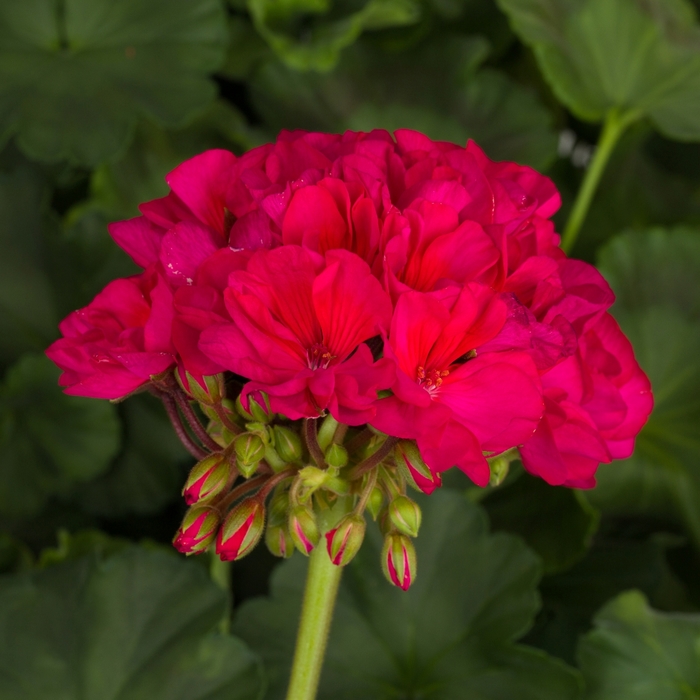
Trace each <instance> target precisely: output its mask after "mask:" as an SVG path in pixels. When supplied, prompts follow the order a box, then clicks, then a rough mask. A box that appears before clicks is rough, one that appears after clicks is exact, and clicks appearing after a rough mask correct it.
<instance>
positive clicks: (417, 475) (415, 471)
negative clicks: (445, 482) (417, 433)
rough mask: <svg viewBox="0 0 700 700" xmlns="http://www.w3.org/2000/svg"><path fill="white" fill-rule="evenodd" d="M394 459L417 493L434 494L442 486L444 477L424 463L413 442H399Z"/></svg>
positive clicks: (395, 448)
mask: <svg viewBox="0 0 700 700" xmlns="http://www.w3.org/2000/svg"><path fill="white" fill-rule="evenodd" d="M394 458H395V460H396V465H397V466H398V468H399V471H400V472H401V474H403V476H404V478H405V479H406V481H407V482H408V483H409V485H410V486H412V487H413V488H414V489H416V490H417V491H422V492H423V493H432V492H433V491H435V489H436V488H437V487H438V486H441V485H442V477H441V476H440V474H435V473H433V472H432V471H431V469H430V467H429V466H428V465H427V464H426V463H425V462H424V461H423V458H422V457H421V454H420V451H419V449H418V446H417V445H416V443H415V442H413V440H399V441H398V442H397V443H396V447H394Z"/></svg>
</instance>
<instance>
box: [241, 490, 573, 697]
mask: <svg viewBox="0 0 700 700" xmlns="http://www.w3.org/2000/svg"><path fill="white" fill-rule="evenodd" d="M421 507H422V508H423V514H424V515H423V526H422V530H421V533H420V535H419V537H418V539H417V540H416V549H417V554H418V576H417V578H416V581H415V583H414V584H413V585H412V586H411V588H410V590H409V591H408V592H406V593H404V592H402V591H400V590H398V589H396V588H394V587H392V586H391V585H390V584H389V583H387V582H386V581H385V580H384V577H383V575H382V573H381V569H380V564H379V552H380V549H381V539H380V537H379V534H378V532H377V531H376V530H375V529H374V528H372V529H371V532H370V533H369V534H368V538H367V540H366V541H365V543H364V544H363V546H362V549H361V550H360V554H359V555H358V556H357V558H356V559H355V560H354V561H353V563H352V564H350V566H349V567H348V568H347V569H346V571H345V573H344V575H343V582H342V584H341V592H340V596H339V600H338V604H337V608H336V612H335V617H334V623H333V627H332V630H331V637H330V643H329V648H328V652H327V657H326V663H325V667H324V671H323V675H322V679H321V691H320V695H319V697H320V698H324V699H330V698H334V699H337V700H341V699H346V698H347V699H348V700H349V699H350V698H353V699H355V698H360V697H361V698H364V699H366V700H371V699H373V698H377V699H378V698H387V697H422V698H441V699H443V700H452V699H455V700H457V699H460V700H461V699H462V698H470V699H471V700H486V699H489V700H491V699H495V698H506V697H516V696H517V697H520V698H533V700H534V698H537V699H538V700H545V699H549V698H551V699H552V700H554V699H555V698H556V699H557V700H564V699H565V698H576V697H578V687H579V686H578V678H577V675H576V673H575V672H574V671H573V670H572V669H569V668H568V667H566V666H565V665H563V664H561V663H559V662H557V661H554V660H552V659H551V658H549V657H548V656H546V655H545V654H544V653H542V652H539V651H536V650H534V649H532V648H527V647H522V646H519V645H517V644H515V643H514V640H516V639H517V638H518V637H520V636H521V635H522V634H523V632H525V631H526V630H527V629H528V628H529V626H530V624H531V622H532V619H533V616H534V614H535V612H536V610H537V607H538V597H537V592H536V586H537V581H538V578H539V565H538V562H537V559H536V557H535V556H534V555H533V554H532V553H531V552H530V551H529V550H528V549H527V548H525V547H524V546H523V545H522V543H521V542H520V541H519V540H517V539H516V538H513V537H511V536H509V535H504V534H496V535H490V534H489V533H488V529H487V525H486V519H485V517H484V515H483V512H482V511H481V509H480V508H479V507H478V506H476V505H473V504H471V503H469V502H468V501H467V500H466V499H465V498H464V497H462V496H460V495H458V494H456V493H449V492H446V491H445V492H438V493H436V494H433V495H432V496H430V497H429V498H424V499H421ZM305 564H306V562H305V561H304V560H302V559H301V557H295V558H293V559H292V560H291V561H289V562H287V563H285V564H283V565H282V566H280V567H279V568H278V569H277V570H276V571H275V573H274V574H273V579H272V596H271V599H257V600H253V601H250V602H246V603H244V605H243V606H242V607H241V609H240V610H239V612H238V616H237V617H236V618H235V619H234V630H235V631H236V633H237V634H239V635H240V636H241V637H243V639H245V640H246V641H247V642H248V643H249V644H250V645H251V646H252V648H253V649H255V650H256V651H258V652H259V653H260V655H261V656H262V657H263V659H264V661H265V662H266V667H267V669H268V671H269V678H270V692H269V695H268V697H269V698H270V700H276V699H277V698H282V697H284V688H285V685H286V682H287V678H288V673H289V664H290V660H291V657H292V649H293V645H294V638H295V633H296V625H297V621H298V616H297V612H296V610H297V609H298V606H299V605H300V602H301V596H302V588H303V582H304V570H305V568H306V566H305Z"/></svg>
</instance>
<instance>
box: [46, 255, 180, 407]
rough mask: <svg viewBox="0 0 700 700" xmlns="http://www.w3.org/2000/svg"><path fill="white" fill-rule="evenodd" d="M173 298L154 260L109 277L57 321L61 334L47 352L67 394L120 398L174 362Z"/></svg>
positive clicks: (98, 397)
mask: <svg viewBox="0 0 700 700" xmlns="http://www.w3.org/2000/svg"><path fill="white" fill-rule="evenodd" d="M172 318H173V299H172V292H171V291H170V287H169V286H168V284H167V282H166V281H165V279H164V277H163V275H162V271H161V270H160V269H159V266H158V265H153V266H151V267H149V268H148V269H147V270H146V272H144V273H143V274H142V275H138V276H136V277H128V278H126V279H118V280H115V281H114V282H110V283H109V284H108V285H107V287H105V289H103V290H102V291H101V292H100V293H99V294H98V295H97V296H96V297H95V299H93V301H92V302H91V303H90V304H89V305H88V306H86V307H85V308H83V309H80V310H79V311H74V312H73V313H72V314H71V315H70V316H68V317H67V318H66V319H65V320H64V321H63V322H62V323H61V324H60V326H59V328H60V330H61V333H62V334H63V338H61V339H59V340H57V341H56V342H55V343H53V344H52V345H51V346H50V347H49V348H48V350H47V351H46V354H47V355H48V357H49V358H50V359H51V360H53V361H54V362H55V363H56V364H57V365H58V366H59V367H60V368H61V369H62V370H63V374H62V375H61V378H60V379H59V383H60V384H61V385H62V386H65V387H67V389H66V393H67V394H73V395H76V396H90V397H93V398H97V399H119V398H122V397H123V396H126V395H127V394H130V393H131V392H133V391H135V390H136V389H138V388H140V387H142V386H143V385H144V384H146V383H148V381H149V380H150V378H151V376H152V375H155V374H160V373H161V372H164V371H165V370H166V369H168V368H169V367H171V366H172V365H173V364H174V362H175V357H174V352H173V346H172V342H171V337H170V329H171V324H172Z"/></svg>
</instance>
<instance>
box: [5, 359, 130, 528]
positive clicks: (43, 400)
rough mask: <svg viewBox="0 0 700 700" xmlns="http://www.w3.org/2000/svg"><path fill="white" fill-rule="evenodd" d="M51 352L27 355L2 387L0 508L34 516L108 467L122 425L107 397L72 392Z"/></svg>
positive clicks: (14, 366)
mask: <svg viewBox="0 0 700 700" xmlns="http://www.w3.org/2000/svg"><path fill="white" fill-rule="evenodd" d="M59 374H60V372H59V370H58V369H57V368H56V367H55V366H54V365H53V363H52V362H51V361H50V360H49V359H48V358H46V357H44V356H41V355H38V356H37V355H31V354H30V355H25V356H23V357H22V359H21V360H19V362H17V364H15V365H13V366H12V367H11V368H10V370H9V371H8V373H7V375H6V378H5V382H4V384H3V385H2V388H1V389H0V430H1V432H0V480H1V482H2V486H1V487H0V511H1V512H2V513H3V514H5V515H10V516H18V515H29V514H31V513H33V512H36V511H38V510H39V508H40V507H41V506H42V505H43V503H44V502H45V500H46V498H47V497H48V496H49V495H50V494H54V493H63V494H65V493H67V492H68V491H70V490H71V489H72V488H73V486H74V485H75V484H76V483H78V482H81V481H86V480H88V479H91V478H94V477H95V476H97V475H98V474H100V473H102V472H104V471H105V470H106V469H107V467H108V466H109V463H110V461H111V460H112V458H113V457H114V456H115V454H116V453H117V450H118V449H119V442H120V426H119V419H118V418H117V414H116V410H115V408H114V406H113V405H111V404H110V403H108V402H107V401H96V400H94V399H84V398H80V397H76V396H66V395H65V394H63V393H62V392H61V389H60V388H59V386H58V375H59Z"/></svg>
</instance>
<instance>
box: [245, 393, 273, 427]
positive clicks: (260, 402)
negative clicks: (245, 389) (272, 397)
mask: <svg viewBox="0 0 700 700" xmlns="http://www.w3.org/2000/svg"><path fill="white" fill-rule="evenodd" d="M236 410H237V411H238V413H239V415H241V416H242V417H243V418H245V420H247V421H257V422H258V423H269V422H270V421H271V420H272V418H273V416H274V414H273V413H272V411H271V410H270V401H269V400H268V398H267V394H265V393H264V392H262V391H255V392H253V393H250V394H248V395H247V396H246V397H245V402H244V400H243V399H241V397H240V396H239V397H238V398H237V399H236Z"/></svg>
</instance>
